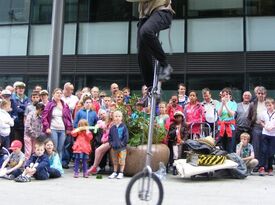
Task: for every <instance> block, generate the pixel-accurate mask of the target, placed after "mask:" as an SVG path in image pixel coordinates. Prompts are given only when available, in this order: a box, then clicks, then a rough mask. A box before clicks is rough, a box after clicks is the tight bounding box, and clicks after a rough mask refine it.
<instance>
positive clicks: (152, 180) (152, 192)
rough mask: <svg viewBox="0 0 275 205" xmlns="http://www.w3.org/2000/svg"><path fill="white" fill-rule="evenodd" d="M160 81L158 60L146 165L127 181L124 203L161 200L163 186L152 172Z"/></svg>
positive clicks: (155, 202) (157, 204)
mask: <svg viewBox="0 0 275 205" xmlns="http://www.w3.org/2000/svg"><path fill="white" fill-rule="evenodd" d="M160 92H161V82H160V81H159V80H158V61H155V66H154V81H153V87H152V90H151V111H150V123H149V133H148V142H147V151H146V165H145V167H144V169H143V170H142V171H141V172H139V173H137V174H136V175H135V176H134V177H133V178H132V179H131V181H130V182H129V184H128V186H127V189H126V195H125V197H126V204H127V205H135V204H152V205H153V204H154V205H160V204H162V200H163V195H164V192H163V186H162V183H161V181H160V179H159V177H158V176H157V175H156V174H155V173H153V172H152V168H151V160H152V138H153V130H154V129H153V128H154V118H155V111H156V99H157V98H158V97H160Z"/></svg>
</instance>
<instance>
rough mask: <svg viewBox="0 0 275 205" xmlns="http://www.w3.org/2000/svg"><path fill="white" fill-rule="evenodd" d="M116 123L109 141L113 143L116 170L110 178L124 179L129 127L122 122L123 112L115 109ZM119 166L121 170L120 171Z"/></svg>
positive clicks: (112, 149)
mask: <svg viewBox="0 0 275 205" xmlns="http://www.w3.org/2000/svg"><path fill="white" fill-rule="evenodd" d="M113 117H114V125H113V126H112V127H111V128H110V133H109V143H110V145H111V156H112V159H113V165H114V172H113V173H112V174H111V175H110V176H109V179H114V178H117V179H122V178H123V176H124V175H123V172H124V167H125V159H126V146H127V143H128V139H129V133H128V128H127V127H126V125H125V124H124V123H123V122H122V119H123V117H122V112H121V111H118V110H117V111H115V112H114V114H113ZM118 168H120V171H119V173H118Z"/></svg>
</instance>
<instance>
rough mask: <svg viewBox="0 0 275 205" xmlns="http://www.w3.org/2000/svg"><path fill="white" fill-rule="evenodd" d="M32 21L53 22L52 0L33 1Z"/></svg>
mask: <svg viewBox="0 0 275 205" xmlns="http://www.w3.org/2000/svg"><path fill="white" fill-rule="evenodd" d="M31 12H32V17H31V18H32V19H31V22H32V23H51V19H52V0H40V1H32V6H31Z"/></svg>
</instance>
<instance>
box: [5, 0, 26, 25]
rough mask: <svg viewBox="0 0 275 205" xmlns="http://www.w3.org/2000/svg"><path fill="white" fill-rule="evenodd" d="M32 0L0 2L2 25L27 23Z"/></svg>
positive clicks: (6, 0)
mask: <svg viewBox="0 0 275 205" xmlns="http://www.w3.org/2000/svg"><path fill="white" fill-rule="evenodd" d="M29 11H30V0H0V24H14V23H27V22H28V21H29Z"/></svg>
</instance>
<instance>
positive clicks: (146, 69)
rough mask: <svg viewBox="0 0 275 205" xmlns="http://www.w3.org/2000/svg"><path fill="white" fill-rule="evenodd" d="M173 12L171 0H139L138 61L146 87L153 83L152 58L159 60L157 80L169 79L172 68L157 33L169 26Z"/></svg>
mask: <svg viewBox="0 0 275 205" xmlns="http://www.w3.org/2000/svg"><path fill="white" fill-rule="evenodd" d="M127 1H131V2H133V1H138V0H127ZM174 13H175V12H174V10H173V9H172V7H171V0H139V23H138V32H137V48H138V62H139V67H140V70H141V73H142V76H143V78H144V82H145V85H146V86H147V87H149V86H152V84H153V78H154V77H153V75H154V70H153V58H155V59H156V60H158V62H159V66H160V67H159V81H162V82H164V81H167V80H170V74H171V72H172V71H173V69H172V67H171V66H170V65H169V64H168V63H167V59H166V55H165V53H164V51H163V49H162V46H161V44H160V42H159V39H158V37H157V34H158V33H159V32H160V31H161V30H165V29H167V28H169V27H170V25H171V22H172V18H173V14H174ZM152 57H153V58H152Z"/></svg>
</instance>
